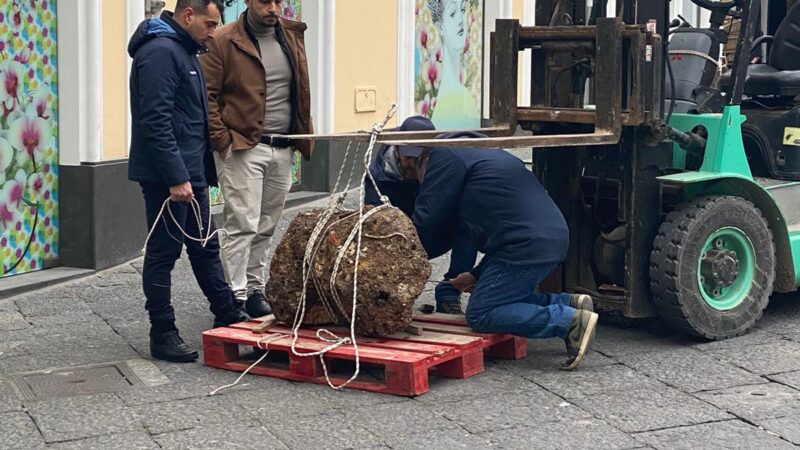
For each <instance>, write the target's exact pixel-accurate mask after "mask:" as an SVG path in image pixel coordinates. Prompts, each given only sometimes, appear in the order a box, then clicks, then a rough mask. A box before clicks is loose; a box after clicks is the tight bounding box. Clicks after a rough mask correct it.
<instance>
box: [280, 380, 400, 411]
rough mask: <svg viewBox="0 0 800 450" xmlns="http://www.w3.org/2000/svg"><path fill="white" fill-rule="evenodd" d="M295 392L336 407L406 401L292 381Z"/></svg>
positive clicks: (394, 396)
mask: <svg viewBox="0 0 800 450" xmlns="http://www.w3.org/2000/svg"><path fill="white" fill-rule="evenodd" d="M292 386H293V389H294V390H295V391H296V392H300V393H303V394H304V395H313V396H315V398H317V399H318V401H319V402H324V403H325V405H327V406H329V407H333V408H337V409H342V410H348V409H353V408H355V409H358V408H361V407H364V406H370V405H381V404H385V403H398V402H403V401H406V400H407V399H406V398H405V397H399V396H396V395H386V394H378V393H375V392H367V391H360V390H358V389H340V390H333V389H331V388H330V387H328V385H326V384H312V383H292Z"/></svg>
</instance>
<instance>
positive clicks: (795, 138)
mask: <svg viewBox="0 0 800 450" xmlns="http://www.w3.org/2000/svg"><path fill="white" fill-rule="evenodd" d="M783 145H794V146H796V147H800V128H792V127H786V128H784V129H783Z"/></svg>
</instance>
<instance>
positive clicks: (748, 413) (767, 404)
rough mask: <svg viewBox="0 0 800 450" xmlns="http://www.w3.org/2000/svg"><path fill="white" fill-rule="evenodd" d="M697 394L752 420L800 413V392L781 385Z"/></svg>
mask: <svg viewBox="0 0 800 450" xmlns="http://www.w3.org/2000/svg"><path fill="white" fill-rule="evenodd" d="M695 395H696V396H697V398H700V399H702V400H705V401H707V402H708V403H711V404H713V405H716V406H717V407H718V408H721V409H724V410H726V411H728V412H730V413H732V414H735V415H736V416H738V417H741V418H743V419H746V420H749V421H757V420H760V419H774V418H779V417H785V416H791V415H795V416H796V415H798V414H800V391H796V390H794V389H792V388H790V387H787V386H783V385H781V384H778V383H767V384H759V385H756V386H740V387H734V388H728V389H720V390H718V391H710V392H703V393H701V394H695Z"/></svg>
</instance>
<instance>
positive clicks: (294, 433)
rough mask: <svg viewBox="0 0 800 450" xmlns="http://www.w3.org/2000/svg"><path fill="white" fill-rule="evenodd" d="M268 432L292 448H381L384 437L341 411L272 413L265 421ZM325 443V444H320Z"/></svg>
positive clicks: (383, 444)
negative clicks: (304, 414)
mask: <svg viewBox="0 0 800 450" xmlns="http://www.w3.org/2000/svg"><path fill="white" fill-rule="evenodd" d="M264 425H265V426H266V428H267V429H268V430H269V431H270V433H272V434H274V435H275V436H276V437H277V438H278V439H279V440H280V441H281V442H283V443H284V444H285V445H287V446H288V447H289V448H291V449H302V450H305V449H309V448H320V446H321V445H322V446H324V448H325V449H331V450H333V449H356V448H358V449H362V448H370V447H382V446H385V445H386V443H385V442H384V440H383V439H382V438H381V437H379V436H375V435H374V434H372V433H370V432H369V431H368V430H367V429H366V428H364V427H362V426H361V425H359V424H357V423H354V422H353V421H352V420H350V418H348V417H347V416H346V415H344V414H342V413H333V414H323V415H318V416H305V417H297V416H291V415H289V414H281V415H278V416H275V417H274V418H273V419H272V420H270V421H269V422H264ZM323 443H324V444H323Z"/></svg>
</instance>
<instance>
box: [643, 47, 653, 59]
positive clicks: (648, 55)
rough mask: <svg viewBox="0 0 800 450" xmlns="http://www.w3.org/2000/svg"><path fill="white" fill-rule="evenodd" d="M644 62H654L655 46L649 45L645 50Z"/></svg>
mask: <svg viewBox="0 0 800 450" xmlns="http://www.w3.org/2000/svg"><path fill="white" fill-rule="evenodd" d="M644 60H645V61H646V62H653V46H652V45H648V46H646V47H645V48H644Z"/></svg>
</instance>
